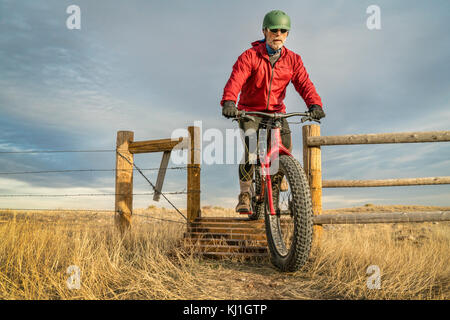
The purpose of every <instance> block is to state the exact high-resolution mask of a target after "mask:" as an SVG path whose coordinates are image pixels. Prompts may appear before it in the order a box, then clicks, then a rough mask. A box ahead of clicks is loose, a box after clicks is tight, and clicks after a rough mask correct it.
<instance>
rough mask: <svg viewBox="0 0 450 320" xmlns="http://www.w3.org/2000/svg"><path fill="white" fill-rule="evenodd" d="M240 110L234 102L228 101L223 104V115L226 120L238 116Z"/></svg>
mask: <svg viewBox="0 0 450 320" xmlns="http://www.w3.org/2000/svg"><path fill="white" fill-rule="evenodd" d="M237 111H238V109H237V108H236V104H235V103H234V101H230V100H227V101H225V102H224V103H223V107H222V115H223V116H224V117H225V118H233V117H235V116H236V114H237Z"/></svg>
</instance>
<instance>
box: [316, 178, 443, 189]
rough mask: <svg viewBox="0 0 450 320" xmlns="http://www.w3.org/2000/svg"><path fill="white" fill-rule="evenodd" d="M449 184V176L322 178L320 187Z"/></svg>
mask: <svg viewBox="0 0 450 320" xmlns="http://www.w3.org/2000/svg"><path fill="white" fill-rule="evenodd" d="M432 184H450V177H427V178H407V179H382V180H323V181H322V188H354V187H394V186H421V185H432Z"/></svg>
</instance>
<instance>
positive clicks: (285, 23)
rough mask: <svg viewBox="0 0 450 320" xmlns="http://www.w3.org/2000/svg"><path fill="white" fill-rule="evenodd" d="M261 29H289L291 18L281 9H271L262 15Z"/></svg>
mask: <svg viewBox="0 0 450 320" xmlns="http://www.w3.org/2000/svg"><path fill="white" fill-rule="evenodd" d="M262 27H263V29H266V28H267V29H286V30H291V18H289V16H288V15H287V14H286V13H284V12H283V11H281V10H272V11H270V12H269V13H267V14H266V15H265V16H264V21H263V26H262Z"/></svg>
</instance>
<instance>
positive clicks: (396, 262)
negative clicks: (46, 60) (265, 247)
mask: <svg viewBox="0 0 450 320" xmlns="http://www.w3.org/2000/svg"><path fill="white" fill-rule="evenodd" d="M449 209H450V208H448V207H447V208H437V207H426V208H421V209H419V210H427V211H431V210H449ZM352 210H359V211H361V210H365V211H367V212H370V211H372V210H373V211H380V210H383V211H405V210H406V208H405V206H389V207H382V208H380V207H376V206H371V205H368V206H366V207H363V208H358V209H354V208H350V209H340V210H338V211H330V213H333V212H351V211H352ZM414 210H417V207H415V208H408V211H414ZM137 213H138V214H142V215H144V214H148V213H150V215H151V216H152V217H154V218H165V219H171V220H177V221H182V220H181V219H180V218H179V217H178V216H177V215H176V214H173V213H169V210H164V209H158V208H152V209H151V210H141V211H137ZM203 213H204V214H205V215H222V216H227V215H232V214H233V213H232V210H231V209H230V210H228V209H223V208H217V207H216V208H203ZM233 215H234V214H233ZM184 228H185V226H184V225H183V224H178V223H171V222H164V221H158V220H151V219H147V218H144V217H142V216H136V218H135V220H134V227H133V232H131V233H130V234H129V235H128V236H127V237H125V238H121V237H120V236H119V235H118V234H117V233H116V232H115V229H114V226H113V219H112V213H104V212H103V213H101V212H99V213H94V214H93V213H89V212H78V213H59V212H36V213H33V212H26V213H20V212H15V211H9V212H8V211H1V212H0V299H449V298H450V288H449V286H450V267H449V265H448V260H449V252H450V250H449V249H450V224H449V223H421V224H378V225H359V226H355V225H349V226H344V225H342V226H328V227H326V228H325V231H324V233H323V238H322V240H321V245H320V247H315V248H314V250H313V252H312V254H311V258H310V261H309V262H308V264H307V265H306V266H305V268H304V269H303V270H301V271H298V272H295V273H279V272H278V271H277V270H276V269H274V268H273V267H272V266H271V264H270V262H269V261H268V260H262V261H257V262H255V261H254V262H248V261H247V262H242V261H238V260H202V259H199V258H196V257H195V256H193V255H191V254H189V253H187V252H185V251H184V250H183V248H182V246H181V244H180V240H181V239H182V236H183V232H184ZM70 265H77V266H79V267H80V269H81V271H82V275H81V289H79V290H69V289H68V288H67V285H66V280H67V278H68V277H69V275H68V274H66V270H67V267H68V266H70ZM369 265H378V266H379V268H380V270H381V289H379V290H377V289H368V288H367V286H366V281H367V278H368V275H367V274H366V270H367V267H368V266H369Z"/></svg>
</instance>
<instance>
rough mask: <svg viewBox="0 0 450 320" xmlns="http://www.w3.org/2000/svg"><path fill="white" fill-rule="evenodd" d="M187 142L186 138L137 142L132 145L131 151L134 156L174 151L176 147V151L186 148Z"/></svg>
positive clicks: (130, 146)
mask: <svg viewBox="0 0 450 320" xmlns="http://www.w3.org/2000/svg"><path fill="white" fill-rule="evenodd" d="M186 141H187V139H186V138H178V139H159V140H147V141H137V142H133V143H130V145H129V151H130V153H133V154H136V153H149V152H163V151H172V149H174V148H175V147H177V148H176V149H180V148H185V147H186V146H187V144H186Z"/></svg>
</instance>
